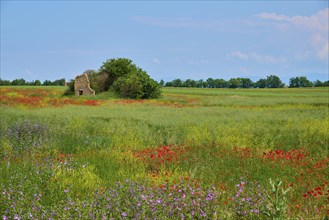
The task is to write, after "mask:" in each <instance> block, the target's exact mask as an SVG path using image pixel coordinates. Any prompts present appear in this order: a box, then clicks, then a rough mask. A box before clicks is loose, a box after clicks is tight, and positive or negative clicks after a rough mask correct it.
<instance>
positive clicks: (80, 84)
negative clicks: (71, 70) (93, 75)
mask: <svg viewBox="0 0 329 220" xmlns="http://www.w3.org/2000/svg"><path fill="white" fill-rule="evenodd" d="M74 94H75V95H77V96H80V95H95V91H94V90H92V89H91V88H90V82H89V79H88V75H87V74H82V75H80V76H77V77H76V78H75V80H74Z"/></svg>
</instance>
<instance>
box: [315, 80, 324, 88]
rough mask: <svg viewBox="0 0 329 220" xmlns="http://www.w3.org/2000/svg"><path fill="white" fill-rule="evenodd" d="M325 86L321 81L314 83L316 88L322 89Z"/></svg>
mask: <svg viewBox="0 0 329 220" xmlns="http://www.w3.org/2000/svg"><path fill="white" fill-rule="evenodd" d="M322 85H323V82H321V81H320V80H316V81H315V82H314V87H321V86H322Z"/></svg>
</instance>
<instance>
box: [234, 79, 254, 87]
mask: <svg viewBox="0 0 329 220" xmlns="http://www.w3.org/2000/svg"><path fill="white" fill-rule="evenodd" d="M238 79H239V80H240V84H241V88H251V87H253V84H254V83H253V81H251V79H249V78H238Z"/></svg>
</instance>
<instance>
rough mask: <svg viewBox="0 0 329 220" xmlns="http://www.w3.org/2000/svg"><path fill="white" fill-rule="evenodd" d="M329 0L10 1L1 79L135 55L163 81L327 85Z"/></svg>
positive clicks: (74, 69) (64, 73) (5, 10)
mask: <svg viewBox="0 0 329 220" xmlns="http://www.w3.org/2000/svg"><path fill="white" fill-rule="evenodd" d="M328 13H329V9H328V2H327V1H263V2H262V1H154V2H151V1H3V0H2V1H1V78H2V79H8V80H13V79H16V78H24V79H26V80H28V81H32V80H35V79H39V80H41V81H44V80H46V79H50V80H55V79H60V78H66V79H67V80H69V79H72V78H74V77H75V76H76V75H78V74H81V73H82V72H84V71H85V70H87V69H95V70H97V69H99V67H100V66H101V65H102V63H103V62H104V61H106V60H107V59H110V58H118V57H126V58H129V59H131V60H133V62H134V63H135V64H136V65H137V66H139V67H141V68H142V69H144V70H146V71H147V72H148V74H149V75H150V76H151V77H152V78H154V79H156V80H160V79H164V80H165V81H169V80H173V79H176V78H180V79H188V78H191V79H207V78H209V77H212V78H224V79H226V80H228V79H230V78H234V77H248V78H251V79H252V80H258V79H260V78H266V76H267V75H270V74H275V75H277V76H279V77H280V78H281V79H282V80H283V81H285V82H286V83H287V82H288V81H289V79H290V78H291V77H295V76H307V77H308V78H309V79H310V80H316V79H320V80H322V81H324V80H328V26H329V24H328Z"/></svg>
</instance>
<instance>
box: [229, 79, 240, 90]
mask: <svg viewBox="0 0 329 220" xmlns="http://www.w3.org/2000/svg"><path fill="white" fill-rule="evenodd" d="M228 83H229V88H233V89H234V88H239V87H240V86H241V82H240V80H239V79H237V78H231V79H230V80H229V81H228Z"/></svg>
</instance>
